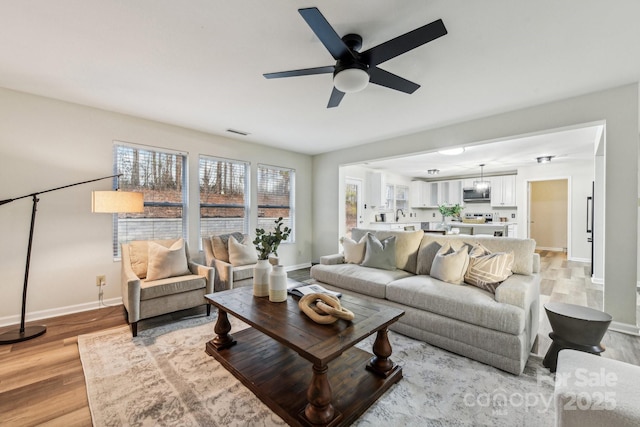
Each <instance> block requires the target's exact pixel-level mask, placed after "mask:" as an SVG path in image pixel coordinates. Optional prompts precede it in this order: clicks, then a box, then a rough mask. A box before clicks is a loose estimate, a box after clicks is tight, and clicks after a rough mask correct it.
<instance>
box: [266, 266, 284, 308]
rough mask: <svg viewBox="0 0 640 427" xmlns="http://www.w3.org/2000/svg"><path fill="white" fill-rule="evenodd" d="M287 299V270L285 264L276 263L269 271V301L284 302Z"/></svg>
mask: <svg viewBox="0 0 640 427" xmlns="http://www.w3.org/2000/svg"><path fill="white" fill-rule="evenodd" d="M286 299H287V272H286V271H284V266H282V265H274V266H273V269H272V270H271V273H269V301H271V302H282V301H286Z"/></svg>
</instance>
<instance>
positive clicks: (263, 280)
mask: <svg viewBox="0 0 640 427" xmlns="http://www.w3.org/2000/svg"><path fill="white" fill-rule="evenodd" d="M269 273H271V264H269V260H268V259H259V260H258V262H257V263H256V266H255V267H253V295H254V296H256V297H266V296H269Z"/></svg>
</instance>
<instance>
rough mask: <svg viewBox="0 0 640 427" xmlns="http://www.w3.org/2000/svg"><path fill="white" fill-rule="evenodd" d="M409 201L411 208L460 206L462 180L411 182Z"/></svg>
mask: <svg viewBox="0 0 640 427" xmlns="http://www.w3.org/2000/svg"><path fill="white" fill-rule="evenodd" d="M410 200H411V207H412V208H437V207H438V206H439V205H443V204H448V205H455V204H462V180H454V181H436V182H425V181H412V182H411V188H410Z"/></svg>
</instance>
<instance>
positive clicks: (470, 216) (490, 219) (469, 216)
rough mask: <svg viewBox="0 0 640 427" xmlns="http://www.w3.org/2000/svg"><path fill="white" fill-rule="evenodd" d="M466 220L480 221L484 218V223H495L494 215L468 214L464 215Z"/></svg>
mask: <svg viewBox="0 0 640 427" xmlns="http://www.w3.org/2000/svg"><path fill="white" fill-rule="evenodd" d="M464 218H465V219H480V218H484V222H486V223H488V222H493V214H492V213H473V212H467V213H465V214H464Z"/></svg>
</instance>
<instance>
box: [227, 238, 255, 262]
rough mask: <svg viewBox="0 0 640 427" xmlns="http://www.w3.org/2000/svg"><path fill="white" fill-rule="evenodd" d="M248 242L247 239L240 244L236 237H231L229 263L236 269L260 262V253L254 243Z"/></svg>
mask: <svg viewBox="0 0 640 427" xmlns="http://www.w3.org/2000/svg"><path fill="white" fill-rule="evenodd" d="M247 240H248V239H246V238H245V239H244V240H243V241H242V242H238V240H237V239H236V238H235V237H234V236H229V263H230V264H231V265H233V266H234V267H238V266H241V265H249V264H255V263H256V262H258V252H257V251H256V248H255V246H253V243H252V242H247Z"/></svg>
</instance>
